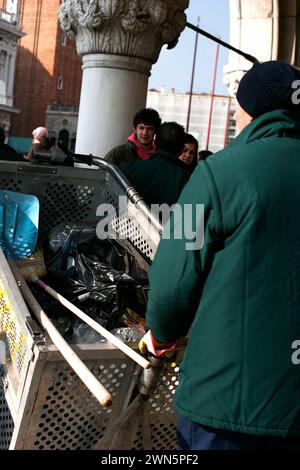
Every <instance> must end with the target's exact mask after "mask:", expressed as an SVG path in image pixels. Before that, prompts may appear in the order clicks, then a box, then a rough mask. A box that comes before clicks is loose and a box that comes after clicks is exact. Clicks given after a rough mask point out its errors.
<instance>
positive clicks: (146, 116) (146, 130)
mask: <svg viewBox="0 0 300 470" xmlns="http://www.w3.org/2000/svg"><path fill="white" fill-rule="evenodd" d="M160 124H161V119H160V117H159V114H158V112H157V111H155V109H152V108H144V109H141V110H139V111H138V112H137V113H136V114H135V115H134V117H133V128H134V132H133V133H132V134H131V135H130V136H129V137H128V140H127V142H126V143H125V144H122V145H118V146H117V147H114V148H113V149H112V150H110V151H109V152H108V153H107V155H106V156H105V159H106V160H108V161H109V162H110V163H113V164H114V165H116V166H120V165H121V164H122V163H126V162H132V161H135V160H148V159H149V158H150V157H151V155H153V154H154V152H155V148H156V147H155V144H154V136H155V134H156V132H157V130H158V129H159V126H160Z"/></svg>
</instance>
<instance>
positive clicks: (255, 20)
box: [224, 0, 300, 96]
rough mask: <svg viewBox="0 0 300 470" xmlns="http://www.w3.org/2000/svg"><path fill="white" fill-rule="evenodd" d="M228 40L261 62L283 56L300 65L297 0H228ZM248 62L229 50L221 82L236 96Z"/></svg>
mask: <svg viewBox="0 0 300 470" xmlns="http://www.w3.org/2000/svg"><path fill="white" fill-rule="evenodd" d="M229 4H230V43H231V44H232V45H233V46H235V47H237V48H239V49H241V50H243V51H244V52H248V53H249V54H251V55H253V56H254V57H256V58H257V59H258V60H259V61H260V62H264V61H268V60H284V61H286V62H289V63H290V64H293V65H295V66H299V45H300V36H299V30H300V29H299V26H300V18H299V14H300V2H299V0H288V1H287V0H229ZM251 66H252V64H251V62H249V61H247V60H246V59H244V58H243V57H242V56H240V55H238V54H236V53H234V52H230V53H229V62H228V64H227V65H225V67H224V83H226V84H227V85H228V87H229V92H230V94H231V95H232V96H235V93H236V89H237V87H238V84H239V82H240V80H241V78H242V76H243V75H244V73H245V72H246V71H247V70H249V68H251Z"/></svg>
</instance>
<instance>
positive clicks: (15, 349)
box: [0, 278, 27, 376]
mask: <svg viewBox="0 0 300 470" xmlns="http://www.w3.org/2000/svg"><path fill="white" fill-rule="evenodd" d="M6 289H7V288H5V286H4V285H3V281H2V280H1V278H0V331H5V333H6V339H7V343H8V347H9V352H10V358H11V361H12V362H13V365H14V368H15V371H16V373H17V374H18V376H19V375H20V374H21V372H22V369H23V367H24V366H26V365H25V364H24V360H25V356H26V350H27V341H26V336H25V334H24V332H23V331H22V329H21V326H20V324H19V322H18V321H17V318H16V313H15V311H14V308H13V305H12V302H11V301H10V299H9V297H8V293H7V290H6Z"/></svg>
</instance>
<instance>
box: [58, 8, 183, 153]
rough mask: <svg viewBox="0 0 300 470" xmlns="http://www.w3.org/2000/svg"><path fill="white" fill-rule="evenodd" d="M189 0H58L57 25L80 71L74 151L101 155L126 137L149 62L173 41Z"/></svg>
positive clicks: (142, 100)
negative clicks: (71, 44)
mask: <svg viewBox="0 0 300 470" xmlns="http://www.w3.org/2000/svg"><path fill="white" fill-rule="evenodd" d="M188 4H189V0H89V1H86V0H63V1H62V4H61V7H60V10H59V20H60V24H61V27H62V29H63V30H64V31H65V32H66V33H68V35H69V36H71V37H75V40H76V47H77V52H78V54H79V55H81V56H82V63H83V66H82V68H83V77H82V88H81V98H80V107H79V117H78V129H77V142H76V152H77V153H85V154H86V153H92V154H94V155H98V156H101V157H103V156H104V155H105V154H106V153H107V151H108V150H110V149H111V148H112V147H114V146H115V145H119V144H121V143H123V142H125V141H126V139H127V137H128V135H129V133H130V132H131V130H132V118H133V115H134V114H135V112H136V111H137V110H138V109H140V108H143V107H144V106H145V104H146V98H147V88H148V79H149V75H150V70H151V67H152V64H153V63H155V62H156V61H157V59H158V56H159V53H160V50H161V48H162V46H163V45H164V44H168V47H169V48H171V47H174V46H175V45H176V43H177V40H178V37H179V35H180V33H181V31H182V30H183V29H184V27H185V22H186V16H185V13H184V10H185V9H186V8H187V7H188Z"/></svg>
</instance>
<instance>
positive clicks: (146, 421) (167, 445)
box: [131, 364, 179, 450]
mask: <svg viewBox="0 0 300 470" xmlns="http://www.w3.org/2000/svg"><path fill="white" fill-rule="evenodd" d="M178 373H179V368H178V367H177V366H174V365H171V364H169V365H168V367H167V368H166V369H165V371H164V373H163V375H162V376H161V379H160V381H159V383H158V384H157V387H156V389H155V391H154V393H153V395H152V396H151V397H150V398H149V401H148V402H147V403H146V405H145V409H144V410H143V416H142V419H141V422H140V423H139V427H138V429H137V431H136V434H135V436H133V446H132V448H131V449H132V450H144V449H145V447H146V449H147V450H172V449H173V450H175V445H176V420H177V418H176V415H175V413H174V411H173V409H172V401H173V397H174V393H175V389H176V386H177V385H178ZM147 427H148V428H147Z"/></svg>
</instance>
